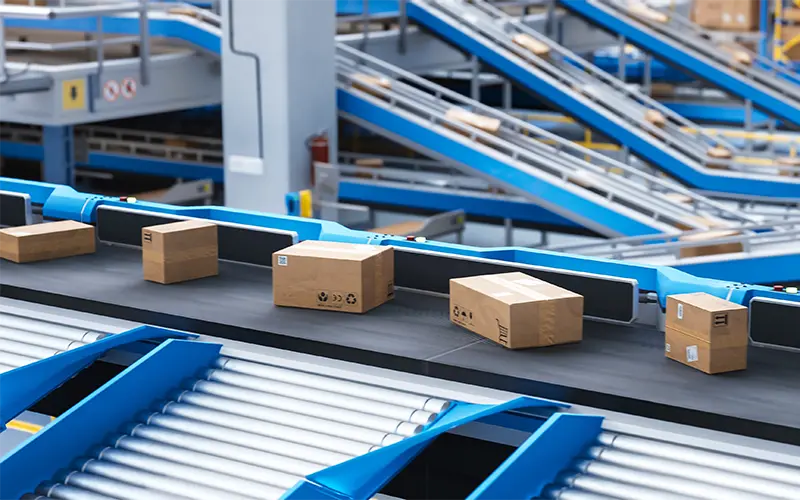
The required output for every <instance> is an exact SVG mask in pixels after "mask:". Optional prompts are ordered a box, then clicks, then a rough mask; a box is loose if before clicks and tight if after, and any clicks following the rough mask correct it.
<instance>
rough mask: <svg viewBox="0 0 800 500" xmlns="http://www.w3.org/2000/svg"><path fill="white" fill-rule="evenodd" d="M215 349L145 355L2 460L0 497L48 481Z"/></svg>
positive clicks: (178, 345) (168, 346)
mask: <svg viewBox="0 0 800 500" xmlns="http://www.w3.org/2000/svg"><path fill="white" fill-rule="evenodd" d="M165 333H170V332H168V331H167V332H165ZM220 347H221V346H220V345H219V344H209V343H205V342H192V341H186V340H176V339H170V340H168V341H166V342H165V343H163V344H161V345H160V346H158V347H157V348H155V349H153V350H152V351H150V353H148V354H147V355H146V356H144V357H142V358H141V359H139V360H138V361H137V362H136V363H134V364H132V365H131V366H129V367H128V368H127V369H126V370H125V371H123V372H122V373H120V374H119V375H117V376H116V377H114V378H113V379H111V380H110V381H109V382H108V383H106V384H105V385H103V386H102V387H101V388H99V389H97V390H96V391H95V392H94V393H92V394H91V395H90V396H89V397H87V398H86V399H84V400H83V401H81V402H80V403H78V404H77V405H75V406H74V407H73V408H72V409H70V410H69V411H67V412H66V413H64V414H63V415H61V416H60V417H58V418H57V419H55V420H54V421H53V422H52V423H50V425H48V426H47V427H45V428H44V429H42V430H41V431H40V432H39V433H37V434H35V435H33V436H32V437H31V438H29V439H28V440H27V441H25V442H24V443H22V444H21V445H20V446H18V447H17V448H16V449H15V450H13V451H12V452H11V453H9V454H8V455H6V456H5V457H3V458H2V460H0V477H2V478H3V481H2V482H0V498H20V497H21V496H22V495H24V494H25V493H28V492H31V491H33V490H34V489H35V488H36V487H37V486H38V485H39V484H40V483H41V482H42V481H45V480H47V479H50V478H52V477H53V476H54V475H55V474H56V473H57V472H58V471H59V470H61V469H63V468H65V467H68V466H69V465H70V463H71V462H72V461H73V460H74V459H76V458H77V457H79V456H81V455H82V454H85V453H86V452H87V451H88V450H90V449H91V447H92V446H96V445H98V444H99V443H101V442H102V441H103V439H104V438H105V437H106V436H108V435H109V434H111V433H114V432H118V431H119V430H120V428H121V427H122V425H123V424H125V423H126V422H129V421H130V420H131V417H132V416H133V415H136V413H137V412H139V411H141V410H142V409H144V408H147V407H149V406H150V405H151V404H153V403H154V402H155V401H158V400H160V399H164V398H165V397H166V396H167V395H168V394H169V391H171V390H173V389H174V388H175V387H177V386H178V385H179V384H180V383H181V382H182V381H183V380H184V379H185V378H186V377H189V376H192V375H194V374H195V373H196V372H198V371H199V370H200V369H202V368H205V367H208V366H210V364H211V363H212V362H213V360H214V359H216V358H217V356H219V350H220Z"/></svg>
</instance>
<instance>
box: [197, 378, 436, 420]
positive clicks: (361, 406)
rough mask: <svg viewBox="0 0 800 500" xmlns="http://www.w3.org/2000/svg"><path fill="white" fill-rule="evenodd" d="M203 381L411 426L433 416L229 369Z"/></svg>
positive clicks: (429, 413) (424, 412)
mask: <svg viewBox="0 0 800 500" xmlns="http://www.w3.org/2000/svg"><path fill="white" fill-rule="evenodd" d="M204 378H205V379H207V380H210V381H214V382H221V383H224V384H228V385H232V386H236V387H242V388H245V389H252V390H255V391H260V392H265V393H268V394H277V395H280V396H286V397H290V398H294V399H299V400H303V401H312V402H315V403H318V404H323V405H328V406H335V407H338V408H343V409H346V410H352V411H357V412H361V413H369V414H372V415H378V416H381V417H385V418H391V419H396V420H401V421H408V422H411V423H414V424H421V425H427V424H430V423H431V422H433V421H434V420H435V419H436V414H435V413H431V412H429V411H425V410H418V409H416V408H410V407H404V406H398V405H394V404H389V403H382V402H379V401H372V400H370V399H366V398H362V397H357V396H347V395H344V394H341V393H335V392H329V391H325V390H320V389H315V388H312V387H306V386H302V385H296V384H290V383H286V382H278V381H275V380H269V381H266V380H264V379H263V378H259V377H253V376H251V375H244V374H242V373H236V372H233V371H229V370H218V369H215V370H208V371H207V372H206V373H205V374H204Z"/></svg>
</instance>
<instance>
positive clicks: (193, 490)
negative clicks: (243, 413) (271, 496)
mask: <svg viewBox="0 0 800 500" xmlns="http://www.w3.org/2000/svg"><path fill="white" fill-rule="evenodd" d="M80 470H81V472H88V473H89V474H94V475H97V476H103V477H105V478H108V479H114V480H116V481H122V482H125V483H128V484H137V485H140V486H143V487H145V488H147V489H152V490H157V491H161V492H163V493H168V494H170V495H177V496H182V497H186V498H191V499H194V500H201V499H202V500H212V499H213V500H245V499H248V498H249V497H246V496H242V495H237V494H235V493H231V492H230V491H224V490H218V489H215V488H210V487H208V486H201V485H199V484H195V483H192V482H190V481H186V480H183V479H178V478H175V477H167V476H164V475H161V474H157V473H153V472H149V471H144V470H142V469H136V468H133V467H128V466H125V465H121V464H115V463H112V462H108V461H106V460H97V459H89V460H87V461H86V462H85V463H84V464H83V465H82V466H81V468H80ZM148 497H149V495H145V496H144V497H139V498H148ZM265 497H266V495H265ZM275 498H277V497H275ZM136 500H139V499H136Z"/></svg>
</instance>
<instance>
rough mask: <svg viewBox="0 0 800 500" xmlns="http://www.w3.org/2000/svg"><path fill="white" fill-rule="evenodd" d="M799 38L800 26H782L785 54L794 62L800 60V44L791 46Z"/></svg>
mask: <svg viewBox="0 0 800 500" xmlns="http://www.w3.org/2000/svg"><path fill="white" fill-rule="evenodd" d="M797 37H800V26H797V25H795V26H781V41H782V42H783V43H784V48H783V52H784V54H786V57H788V58H789V59H791V60H792V61H797V60H800V43H795V44H793V45H789V43H791V42H792V41H793V40H794V39H795V38H797Z"/></svg>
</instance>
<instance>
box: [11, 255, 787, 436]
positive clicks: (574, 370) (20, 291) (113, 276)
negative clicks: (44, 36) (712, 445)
mask: <svg viewBox="0 0 800 500" xmlns="http://www.w3.org/2000/svg"><path fill="white" fill-rule="evenodd" d="M220 273H221V274H220V276H218V277H215V278H209V279H204V280H199V281H194V282H187V283H181V284H176V285H169V286H164V285H158V284H155V283H149V282H145V281H144V280H143V279H142V269H141V254H140V252H139V251H138V250H136V249H129V248H121V247H109V246H105V245H101V246H99V247H98V251H97V253H96V254H94V255H87V256H82V257H74V258H70V259H63V260H58V261H50V262H42V263H36V264H24V265H18V264H13V263H11V262H7V261H2V263H0V283H1V284H2V295H3V296H5V297H9V298H17V299H21V300H30V301H36V302H40V303H45V304H49V305H54V306H60V307H65V308H71V309H77V310H83V311H89V312H92V313H96V314H105V315H110V316H116V317H119V318H123V319H128V320H132V321H139V322H146V323H152V324H159V325H162V326H166V327H171V328H178V329H184V330H189V331H195V332H198V333H204V334H208V335H214V336H218V337H225V338H232V339H237V340H244V341H247V342H252V343H258V344H264V345H270V346H275V347H280V348H286V349H292V350H296V351H303V352H309V353H313V354H320V355H326V356H330V357H336V358H339V359H346V360H350V361H356V362H361V363H366V364H373V365H378V366H383V367H387V368H391V369H396V370H404V371H410V372H415V373H421V374H426V375H430V376H434V377H439V378H444V379H451V380H459V381H463V382H466V383H471V384H475V385H484V386H491V387H495V388H498V389H503V390H509V391H514V392H518V393H525V394H531V395H537V396H542V397H548V398H553V399H559V400H562V401H568V402H572V403H576V404H584V405H588V406H594V407H600V408H606V409H610V410H614V411H622V412H627V413H634V414H638V415H643V416H649V417H653V418H660V419H664V420H671V421H676V422H682V423H688V424H691V425H696V426H701V427H708V428H714V429H718V430H724V431H728V432H736V433H739V434H744V435H751V436H756V437H764V438H769V439H774V440H777V441H783V442H790V443H794V444H800V396H799V395H800V362H799V361H800V356H798V355H797V354H795V353H790V352H785V351H777V350H770V349H763V348H751V349H750V360H749V368H748V370H747V371H744V372H738V373H729V374H722V375H716V376H710V375H705V374H703V373H701V372H699V371H695V370H693V369H691V368H688V367H685V366H683V365H680V364H679V363H676V362H674V361H670V360H667V359H666V358H665V357H664V353H663V350H664V347H663V346H664V342H663V335H662V334H660V333H659V332H658V331H656V330H655V329H651V328H643V327H628V326H618V325H610V324H602V323H594V322H586V323H585V332H584V341H583V342H582V343H580V344H575V345H565V346H555V347H549V348H544V349H533V350H527V351H510V350H507V349H504V348H502V347H499V346H496V345H494V344H492V343H491V342H489V341H487V340H484V339H482V338H480V337H478V336H476V335H473V334H471V333H470V332H467V331H465V330H462V329H461V328H459V327H457V326H455V325H452V324H450V322H449V320H448V304H447V300H446V299H445V298H441V297H432V296H428V295H420V294H416V293H412V292H408V291H402V290H401V291H398V293H397V295H396V298H395V300H394V301H393V302H391V303H388V304H385V305H383V306H381V307H380V308H378V309H375V310H373V311H371V312H369V313H367V314H366V315H351V314H343V313H331V312H323V311H311V310H301V309H285V308H276V307H274V306H273V305H272V302H271V300H272V297H271V292H272V289H271V271H270V270H269V269H266V268H261V267H255V266H249V265H241V264H234V263H230V262H222V263H221V265H220ZM275 334H279V335H275Z"/></svg>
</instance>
